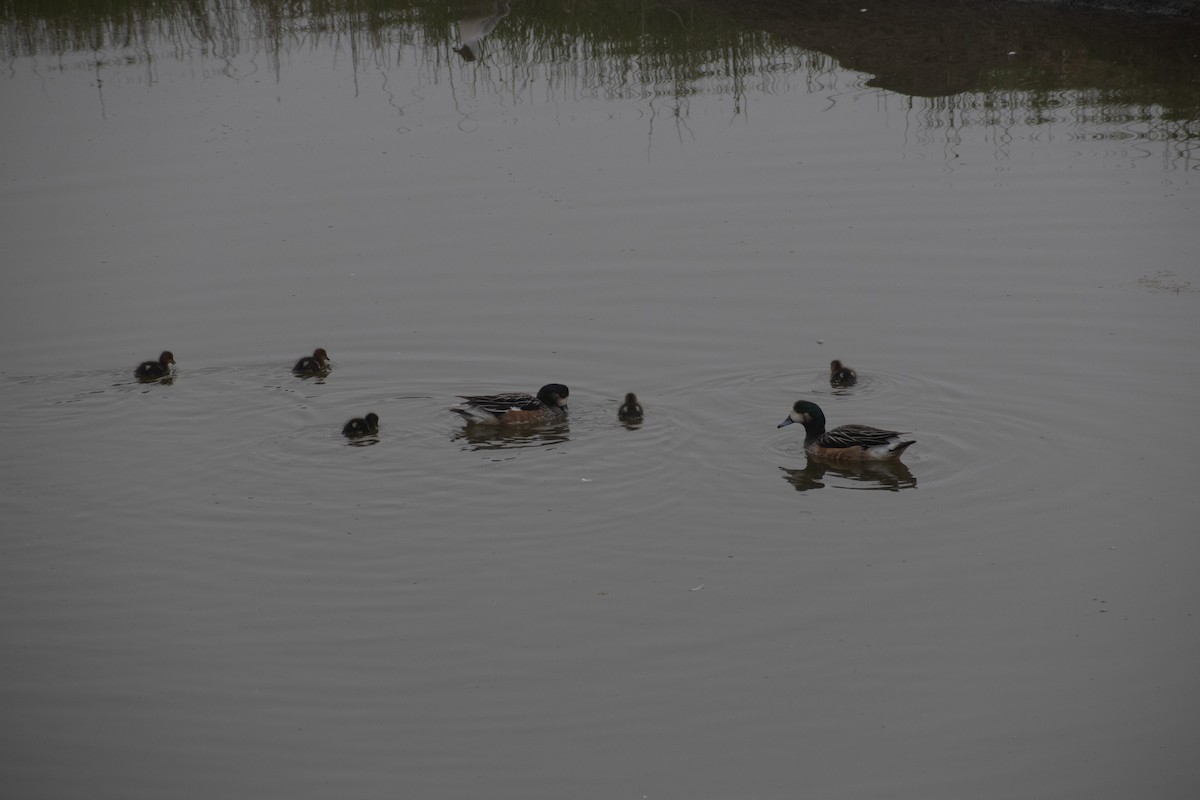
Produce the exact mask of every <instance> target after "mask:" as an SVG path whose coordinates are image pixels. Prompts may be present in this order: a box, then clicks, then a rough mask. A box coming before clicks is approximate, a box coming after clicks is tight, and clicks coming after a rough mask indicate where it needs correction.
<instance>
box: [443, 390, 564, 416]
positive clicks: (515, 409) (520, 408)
mask: <svg viewBox="0 0 1200 800" xmlns="http://www.w3.org/2000/svg"><path fill="white" fill-rule="evenodd" d="M570 394H571V390H570V389H568V388H567V387H566V386H563V385H562V384H561V383H547V384H546V385H545V386H543V387H542V388H541V389H538V393H537V396H536V397H534V396H533V395H531V394H526V393H524V392H509V393H507V394H477V395H459V397H461V398H462V399H463V400H465V401H466V402H465V403H461V404H459V405H454V406H450V410H451V411H453V412H455V413H457V414H461V415H462V416H464V417H466V418H467V420H468V421H470V422H485V423H498V422H502V423H506V424H510V423H526V422H548V421H550V420H556V419H562V418H564V417H566V415H567V397H568V396H570Z"/></svg>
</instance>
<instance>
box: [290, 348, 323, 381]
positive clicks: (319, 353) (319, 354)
mask: <svg viewBox="0 0 1200 800" xmlns="http://www.w3.org/2000/svg"><path fill="white" fill-rule="evenodd" d="M328 370H329V353H326V352H325V348H324V347H318V348H317V349H316V350H313V354H312V355H311V356H305V357H304V358H302V359H300V360H299V361H297V362H296V366H294V367H292V372H294V373H296V374H297V375H322V374H324V373H325V372H327V371H328Z"/></svg>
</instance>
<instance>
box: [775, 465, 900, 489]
mask: <svg viewBox="0 0 1200 800" xmlns="http://www.w3.org/2000/svg"><path fill="white" fill-rule="evenodd" d="M779 469H781V470H783V473H784V474H783V479H784V480H785V481H787V482H788V483H790V484H791V485H792V488H793V489H795V490H796V491H797V492H807V491H808V490H809V489H824V488H825V487H826V486H827V483H826V481H827V480H828V479H830V478H833V479H839V478H840V479H843V480H845V481H847V482H849V484H850V485H847V486H841V487H839V488H842V489H860V490H868V491H877V490H884V491H889V492H898V491H900V490H901V489H915V488H917V479H916V477H915V476H914V475H913V474H912V472H911V471H910V470H909V468H908V467H906V466H904V464H903V463H901V462H899V461H854V462H847V461H833V460H825V459H820V458H816V457H814V456H809V457H808V464H807V465H805V467H804V468H803V469H789V468H788V467H780V468H779Z"/></svg>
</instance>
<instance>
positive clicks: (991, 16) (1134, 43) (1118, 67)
mask: <svg viewBox="0 0 1200 800" xmlns="http://www.w3.org/2000/svg"><path fill="white" fill-rule="evenodd" d="M670 4H671V5H672V6H673V7H675V8H677V9H679V10H681V11H683V10H685V9H693V10H694V9H698V8H704V9H705V10H706V11H708V12H711V13H716V14H720V15H722V16H725V17H727V18H729V19H730V21H731V22H732V23H734V24H736V25H739V26H741V27H743V28H746V29H750V30H761V31H764V32H766V33H768V34H770V35H771V36H772V37H774V38H776V39H777V40H778V41H781V42H785V43H788V44H792V45H796V46H799V47H802V48H804V49H806V50H814V51H818V52H821V53H826V54H828V55H830V56H832V57H834V58H836V59H837V60H838V62H839V63H840V64H841V65H842V66H843V67H846V68H848V69H852V70H856V71H859V72H863V73H867V74H869V75H871V76H873V77H872V78H870V79H868V81H867V84H868V85H870V86H874V87H878V88H882V89H887V90H890V91H895V92H898V93H901V94H907V95H912V96H917V97H944V96H949V95H955V94H960V93H964V92H981V93H991V92H996V91H1005V90H1017V91H1035V92H1054V91H1058V90H1063V89H1082V90H1096V91H1099V92H1104V93H1106V94H1107V96H1109V97H1110V98H1111V99H1114V100H1117V99H1119V98H1120V97H1122V96H1125V97H1127V98H1132V97H1137V98H1139V99H1138V100H1137V101H1135V102H1137V104H1139V105H1141V104H1145V103H1159V104H1161V105H1163V107H1165V108H1167V109H1174V110H1175V111H1177V112H1178V113H1180V114H1182V115H1184V116H1188V117H1190V116H1191V115H1192V112H1194V111H1195V110H1196V109H1197V107H1198V106H1200V89H1198V88H1197V87H1200V47H1197V41H1200V20H1197V19H1196V18H1195V16H1190V17H1189V16H1186V15H1181V14H1174V15H1168V14H1167V13H1166V12H1167V11H1168V10H1169V9H1175V10H1176V11H1181V12H1182V11H1183V10H1185V8H1193V9H1194V8H1195V7H1196V6H1197V5H1200V2H1196V1H1193V2H1182V0H1164V1H1163V2H1150V3H1135V2H1117V1H1116V0H1088V2H1083V1H1082V0H1070V1H1064V0H1058V1H1056V0H1046V1H1045V2H1037V0H1018V1H1016V2H996V0H987V1H986V2H985V1H984V0H878V2H864V0H670ZM1102 6H1114V7H1117V6H1119V7H1124V8H1130V9H1132V8H1136V9H1138V11H1139V13H1138V14H1137V15H1129V14H1125V13H1118V12H1116V11H1112V10H1100V7H1102ZM1149 9H1156V10H1157V13H1148V10H1149Z"/></svg>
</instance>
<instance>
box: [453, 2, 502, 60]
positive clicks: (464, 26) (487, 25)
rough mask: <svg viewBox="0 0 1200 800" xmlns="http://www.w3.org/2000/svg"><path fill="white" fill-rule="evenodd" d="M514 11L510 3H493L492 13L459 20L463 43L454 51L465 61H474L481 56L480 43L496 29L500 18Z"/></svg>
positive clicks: (459, 31) (459, 30) (460, 37)
mask: <svg viewBox="0 0 1200 800" xmlns="http://www.w3.org/2000/svg"><path fill="white" fill-rule="evenodd" d="M511 12H512V9H511V8H510V7H509V4H508V3H492V13H491V14H488V15H487V16H482V17H465V18H463V19H460V20H459V21H458V39H459V41H460V42H462V44H461V45H460V46H459V47H456V48H454V52H456V53H458V54H459V55H460V56H462V59H463V61H474V60H475V59H477V58H478V57H479V47H480V45H479V43H480V42H481V41H482V40H483V39H484V38H485V37H487V36H488V34H490V33H491V32H492V31H494V30H495V29H496V26H497V25H499V24H500V20H502V19H504V18H505V17H507V16H508V15H509V14H510V13H511Z"/></svg>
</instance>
